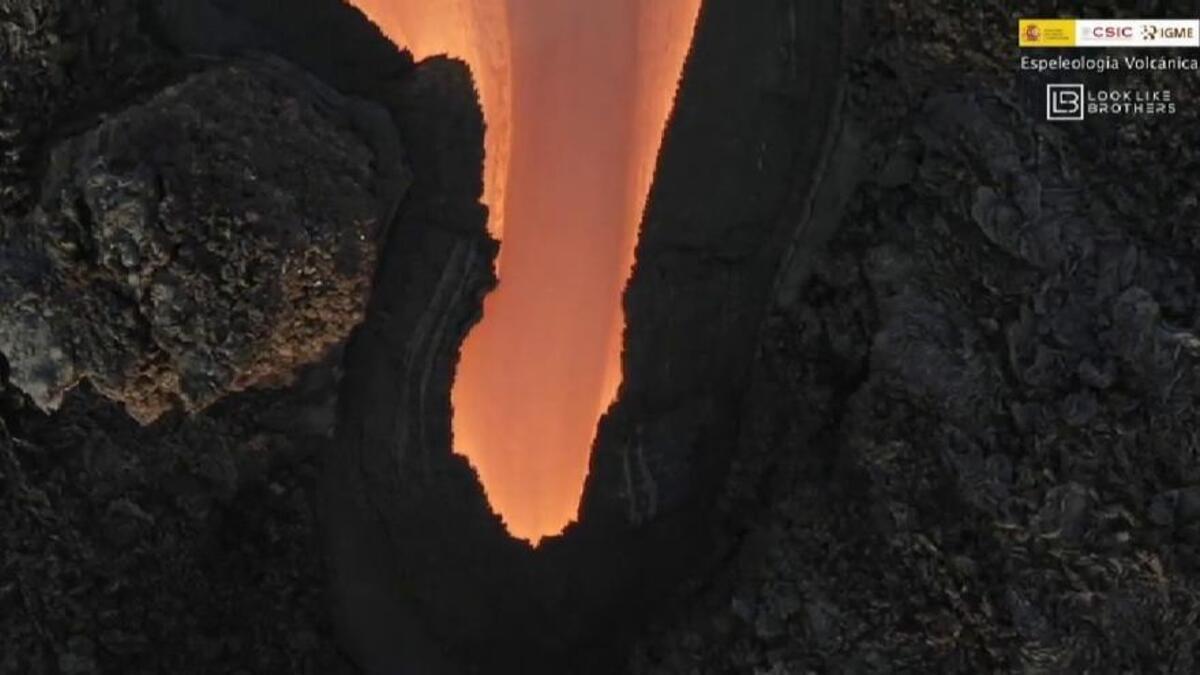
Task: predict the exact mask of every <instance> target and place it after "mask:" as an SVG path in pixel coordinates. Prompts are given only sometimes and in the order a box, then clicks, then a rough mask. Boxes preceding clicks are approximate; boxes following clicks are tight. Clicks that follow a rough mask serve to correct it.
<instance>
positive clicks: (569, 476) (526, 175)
mask: <svg viewBox="0 0 1200 675" xmlns="http://www.w3.org/2000/svg"><path fill="white" fill-rule="evenodd" d="M354 2H355V4H357V5H358V6H359V7H360V8H361V9H362V10H363V11H364V12H365V13H366V14H367V15H368V16H370V17H371V18H372V19H373V20H374V21H375V22H376V23H378V24H379V25H380V27H381V28H382V29H383V30H384V32H385V33H386V34H387V35H389V36H390V37H391V38H392V39H393V40H394V41H396V42H397V43H398V44H401V45H403V46H406V47H407V48H409V49H411V50H412V51H413V53H414V56H416V57H417V58H423V57H426V56H431V55H435V54H440V53H447V54H450V55H451V56H456V57H459V58H462V59H463V60H465V61H466V62H467V63H468V64H469V65H470V66H471V70H472V73H473V74H474V76H475V79H476V82H477V86H478V88H479V92H480V98H481V101H482V105H483V109H484V116H485V119H486V121H487V124H488V132H487V134H488V136H487V141H486V150H487V165H486V167H485V172H484V173H485V194H484V199H485V201H486V203H487V204H488V206H489V207H490V208H491V214H492V215H491V220H490V229H491V231H492V233H493V234H494V235H496V236H497V237H501V239H502V248H503V256H502V259H501V261H500V268H499V270H498V274H499V277H500V286H499V287H498V288H497V290H496V291H495V292H493V293H492V294H491V295H489V296H488V298H487V299H486V301H485V303H484V318H483V321H482V322H481V323H480V324H479V325H478V326H477V327H476V328H475V329H474V330H473V331H472V332H471V334H470V336H468V338H467V341H466V343H465V344H464V346H463V353H462V360H461V362H460V364H459V368H458V373H457V376H456V379H455V385H454V392H453V403H454V411H455V412H454V436H455V446H456V448H457V450H458V451H459V452H462V453H463V454H465V455H466V456H467V457H468V458H469V459H470V461H471V463H472V464H473V465H474V466H475V468H476V470H477V471H478V472H479V476H480V479H481V480H482V482H483V485H484V488H485V489H486V491H487V494H488V499H489V501H490V503H491V504H492V507H493V508H494V509H495V510H496V511H497V513H499V514H500V515H501V516H502V517H503V518H504V520H505V522H506V523H507V525H508V529H509V532H511V533H512V534H513V536H516V537H520V538H524V539H529V540H531V541H537V540H538V539H540V538H541V537H543V536H547V535H552V534H555V533H558V532H560V531H562V529H563V527H565V526H566V524H567V523H568V522H570V521H571V520H572V519H573V518H574V516H575V514H576V511H577V509H578V502H579V497H580V494H581V492H582V489H583V481H584V478H585V476H586V472H587V465H588V455H589V453H590V450H591V444H592V437H593V434H594V433H595V428H596V422H597V420H598V419H599V417H600V415H601V414H602V413H603V412H604V410H605V409H606V408H607V407H608V405H609V404H610V403H611V401H612V399H613V396H614V395H615V393H616V390H617V386H618V384H619V382H620V366H621V364H620V355H621V334H622V329H623V326H624V321H623V318H622V313H621V293H622V290H623V287H624V285H625V282H626V280H627V278H628V275H629V270H630V266H631V263H632V260H633V249H634V245H635V244H636V239H637V227H638V224H639V222H640V220H641V215H642V211H643V209H644V206H645V201H646V195H647V193H648V191H649V187H650V181H651V177H652V175H653V170H654V166H655V163H656V159H657V155H658V146H659V142H660V139H661V138H662V133H663V128H664V126H665V123H666V119H667V115H668V114H669V112H670V109H671V105H672V102H673V101H674V95H675V90H676V83H677V81H678V78H679V74H680V71H681V69H682V65H683V61H684V58H685V56H686V54H687V50H688V47H689V45H690V43H691V37H692V29H693V26H694V24H695V21H696V14H697V11H698V9H699V4H700V0H604V1H603V2H583V1H581V0H507V1H506V0H441V1H440V2H431V1H430V0H354ZM432 7H436V9H434V8H432ZM501 222H503V226H501V224H500V223H501Z"/></svg>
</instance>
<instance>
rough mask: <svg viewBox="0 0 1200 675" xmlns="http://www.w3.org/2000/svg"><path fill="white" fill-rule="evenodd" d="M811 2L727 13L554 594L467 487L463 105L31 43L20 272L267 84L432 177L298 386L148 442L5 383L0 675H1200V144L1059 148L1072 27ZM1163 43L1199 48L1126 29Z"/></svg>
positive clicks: (1107, 142)
mask: <svg viewBox="0 0 1200 675" xmlns="http://www.w3.org/2000/svg"><path fill="white" fill-rule="evenodd" d="M818 4H819V3H811V2H807V1H802V0H777V1H775V0H764V2H761V3H753V6H750V4H748V3H744V2H706V3H705V11H704V13H703V14H702V26H701V30H700V32H699V33H698V36H699V37H698V42H697V44H698V45H700V46H701V47H702V52H703V53H702V55H701V56H696V57H695V58H693V61H692V64H691V66H690V68H691V70H690V72H689V75H688V78H689V80H690V82H691V84H690V85H688V84H687V83H685V93H684V95H683V96H682V97H681V101H683V107H682V108H681V112H680V113H678V114H677V115H676V119H675V120H674V121H673V123H672V130H671V132H670V133H669V134H668V139H667V143H666V145H665V149H664V155H663V164H662V167H663V172H662V175H663V176H664V178H663V180H662V181H660V183H659V185H658V186H657V187H656V191H655V197H654V198H653V199H652V204H651V213H652V214H653V215H652V217H651V218H650V219H648V223H650V225H648V230H647V236H645V237H644V238H643V241H642V247H641V250H640V252H639V255H640V260H639V271H638V280H637V281H635V287H633V288H631V290H630V293H629V297H628V298H627V310H628V311H629V313H630V316H631V323H630V330H629V335H628V339H629V340H630V343H629V344H628V345H627V349H628V353H627V363H628V364H629V367H630V371H629V372H627V378H626V383H627V386H626V390H625V392H624V398H623V403H622V405H621V407H619V408H617V409H614V413H613V414H612V415H611V416H610V417H609V419H607V420H606V422H605V423H604V427H603V430H602V432H601V442H600V444H599V445H598V449H597V452H596V455H595V462H594V469H595V470H594V472H593V476H592V477H591V482H590V484H589V500H588V502H587V504H586V506H587V514H586V515H585V522H584V523H581V524H580V525H578V526H576V527H574V528H572V530H571V531H570V532H569V533H568V535H567V536H566V537H563V538H560V539H553V540H550V541H547V542H546V543H545V545H544V546H543V548H542V549H540V550H539V551H538V552H536V553H535V552H533V551H532V550H531V549H529V548H528V547H525V546H524V545H523V544H521V543H519V542H514V541H513V540H511V539H509V538H507V537H506V536H505V535H504V532H503V528H502V526H501V524H500V523H499V522H498V520H497V519H496V518H495V516H494V515H492V514H491V513H490V512H488V510H487V507H486V503H485V501H484V500H483V496H482V492H481V491H480V489H479V485H478V482H477V481H476V480H475V477H474V475H473V473H472V472H471V471H470V468H469V466H467V465H466V464H465V462H464V461H463V460H462V459H461V458H459V457H457V456H455V455H453V454H451V453H450V452H449V451H448V450H449V446H450V439H449V428H450V425H449V414H450V411H449V404H448V401H449V398H448V395H447V394H448V391H449V385H450V377H451V374H452V372H453V363H454V359H455V357H456V345H457V343H458V341H459V340H460V339H461V336H462V335H463V334H465V332H466V330H467V329H468V327H469V325H470V324H471V322H472V321H474V320H476V319H477V318H478V317H477V316H476V311H477V308H478V306H479V296H480V295H481V294H482V293H484V292H486V291H487V289H488V288H490V286H491V284H492V283H493V282H494V278H493V277H492V275H491V274H490V269H489V266H488V261H489V259H490V257H491V256H492V255H494V253H495V247H494V243H493V242H491V241H490V240H488V238H487V236H486V232H485V228H484V224H483V223H484V213H483V211H482V209H481V207H480V205H479V203H478V196H479V194H480V189H481V181H480V178H481V176H480V175H479V173H478V172H477V167H478V164H479V160H480V156H479V153H480V151H481V145H480V140H481V134H482V125H481V120H480V118H479V112H478V109H477V107H476V106H474V105H473V102H474V98H473V96H472V93H471V91H470V88H469V83H468V80H467V78H466V74H465V72H464V71H463V69H462V68H461V66H460V65H456V64H454V63H452V62H449V61H445V60H434V61H432V62H430V63H427V64H423V65H421V66H420V67H414V65H413V64H412V62H411V60H410V59H408V58H407V56H405V55H404V54H403V53H401V52H397V51H395V50H394V49H393V48H392V47H391V46H390V45H388V43H387V42H386V40H384V39H383V38H382V36H380V35H379V34H378V33H376V32H372V31H371V30H370V29H369V26H367V25H366V24H365V23H364V22H362V20H361V17H358V16H357V15H356V14H355V13H354V12H353V11H349V10H347V9H346V8H345V7H344V6H341V5H340V3H338V2H334V1H333V0H329V1H328V2H325V1H324V0H308V1H304V2H302V0H296V2H289V3H278V2H268V1H266V0H245V1H244V2H228V1H226V0H161V1H158V2H144V3H135V2H127V1H125V0H77V1H75V2H70V3H67V2H64V1H61V0H15V6H16V7H17V9H16V10H15V11H14V10H13V6H14V5H13V3H9V4H8V5H3V6H0V35H2V36H3V42H0V50H3V56H4V57H5V58H4V59H0V92H3V94H4V95H3V96H0V154H2V155H3V162H2V163H0V228H2V230H3V234H4V236H5V241H8V237H9V236H15V233H17V232H22V234H21V237H22V238H24V237H27V236H28V234H27V230H28V228H29V222H30V221H29V220H28V217H29V214H30V213H31V211H32V210H33V209H34V208H35V207H37V206H38V205H39V204H43V205H45V204H47V203H49V204H50V207H49V209H48V210H47V207H45V206H43V209H44V210H47V213H46V216H47V218H48V219H49V220H53V219H54V218H60V219H61V217H62V215H61V213H59V211H62V212H64V213H65V212H66V208H65V207H64V206H62V205H61V202H55V201H50V202H47V201H46V197H47V194H46V193H44V188H43V186H44V185H47V184H48V180H47V177H48V176H49V175H50V174H51V172H52V171H54V170H55V165H54V164H53V163H52V162H51V161H50V158H51V157H52V156H53V151H54V149H55V148H58V147H60V146H62V145H63V144H64V143H68V142H69V139H77V138H79V137H81V136H83V135H86V134H87V133H89V132H91V131H93V130H94V129H97V128H99V127H100V126H101V125H102V124H104V121H103V119H102V118H107V119H110V120H111V119H116V118H120V117H121V116H122V114H123V113H124V112H125V111H128V110H133V109H137V108H138V107H139V106H144V105H145V104H146V103H147V102H148V101H151V100H153V99H154V98H155V97H156V96H158V95H159V94H160V93H161V92H163V90H164V89H165V88H166V87H168V86H170V85H172V84H176V83H179V82H184V81H186V80H187V78H189V77H191V76H193V75H196V74H202V73H211V72H216V70H217V69H219V68H221V67H227V66H229V65H230V62H231V60H240V59H241V58H243V57H244V56H245V53H246V52H247V51H254V52H267V53H271V54H275V55H278V56H281V57H284V58H286V59H288V60H289V61H291V62H292V63H295V64H298V65H299V66H300V67H302V68H303V69H304V70H306V71H307V72H309V73H312V74H314V75H316V76H317V77H318V78H320V79H321V80H323V81H324V82H326V83H327V84H329V85H330V86H332V87H334V88H336V89H337V90H339V91H340V92H342V94H343V95H349V96H356V97H367V98H370V99H372V100H374V101H376V102H378V103H379V104H381V105H382V106H384V107H385V108H386V109H387V111H388V113H389V117H390V121H391V122H392V123H394V124H395V126H396V128H397V129H398V134H399V135H400V137H401V138H402V139H403V141H404V143H403V144H404V147H405V149H406V152H407V156H408V163H409V165H410V166H411V168H412V172H413V179H412V183H411V186H410V188H409V190H408V192H407V194H406V197H405V203H404V204H402V205H401V206H400V208H399V209H398V211H397V217H396V218H395V219H394V220H393V222H392V224H391V230H390V232H389V234H388V236H387V239H386V243H385V244H384V245H383V248H381V249H380V250H381V253H380V254H379V257H380V268H379V270H378V274H377V275H376V277H375V282H376V292H375V293H373V295H372V297H371V301H370V306H369V307H368V309H367V311H366V314H365V318H364V323H363V324H362V326H361V328H360V329H359V330H358V331H356V332H355V333H354V335H353V337H352V339H351V340H350V342H349V344H348V345H347V346H346V348H345V350H344V352H341V351H338V352H335V353H334V354H332V355H331V357H330V359H328V360H327V361H325V362H322V363H320V364H317V365H316V366H314V367H313V368H311V369H308V370H306V371H305V372H304V373H303V374H302V375H301V376H300V378H299V380H298V381H297V382H296V383H295V384H293V385H291V386H289V387H286V388H282V389H264V390H251V391H247V392H243V393H241V394H235V395H232V396H230V397H227V398H226V399H224V400H221V401H218V402H216V403H215V404H213V405H212V406H210V407H209V408H208V409H206V410H205V411H203V412H201V413H199V414H195V415H191V416H187V415H182V414H166V415H164V416H163V417H162V418H161V419H160V421H159V422H158V423H157V424H155V425H152V426H148V427H145V426H142V425H139V424H137V423H136V422H135V421H133V420H131V419H130V418H129V417H128V416H127V415H126V414H125V413H124V412H122V410H121V408H120V406H117V405H115V404H113V403H111V402H109V401H107V400H106V398H105V397H104V396H103V395H102V394H101V393H100V392H98V391H96V389H95V388H94V387H92V386H89V385H87V384H86V383H85V384H83V385H81V386H79V387H77V388H76V389H74V390H73V391H71V392H69V393H68V394H67V395H66V397H65V399H64V402H63V405H62V406H61V408H60V409H59V410H57V411H55V412H53V413H50V414H45V413H42V412H41V411H39V410H38V409H37V408H36V407H35V406H32V405H30V403H29V402H28V397H26V396H25V395H23V394H22V393H21V392H20V391H19V390H17V389H16V388H14V387H11V386H9V385H8V383H7V379H6V378H7V377H8V369H7V368H6V367H4V364H3V362H2V361H0V419H2V420H3V424H2V425H0V609H3V610H4V611H0V644H3V645H4V648H3V650H0V672H14V673H27V672H28V673H37V672H47V673H52V672H62V673H78V674H81V675H82V674H91V673H109V672H114V673H158V672H178V673H190V672H195V673H211V672H239V671H245V672H268V673H273V672H299V673H322V674H324V673H341V672H357V671H356V669H364V668H365V669H367V670H369V671H371V672H397V671H400V668H398V667H397V664H401V665H402V666H408V667H410V668H411V669H412V671H413V672H420V673H423V674H432V673H437V672H446V673H460V672H468V673H469V672H479V673H503V672H520V673H529V672H537V671H538V670H539V669H540V670H545V671H549V672H553V673H555V674H556V675H557V674H558V673H577V672H586V671H587V670H589V669H590V670H591V671H593V672H601V673H605V675H609V674H612V673H621V672H630V673H639V674H645V675H651V674H654V675H667V674H676V673H678V674H683V673H688V674H694V673H699V674H705V675H707V674H709V673H712V674H714V675H715V674H717V673H722V674H723V673H753V674H754V675H785V674H786V675H790V674H791V673H808V672H851V673H875V672H878V673H888V672H898V671H899V672H938V673H940V672H947V673H972V674H973V673H980V672H1046V673H1059V672H1096V673H1107V672H1180V673H1188V672H1195V671H1196V669H1197V667H1196V656H1197V645H1200V632H1198V629H1197V622H1196V617H1197V616H1200V582H1198V579H1200V575H1198V572H1200V554H1198V551H1200V506H1198V505H1200V498H1198V496H1197V495H1198V493H1200V488H1198V487H1197V486H1200V467H1198V465H1197V456H1198V450H1197V446H1196V441H1195V432H1194V429H1195V428H1196V426H1197V424H1198V423H1200V420H1196V419H1194V417H1195V416H1194V414H1193V408H1194V407H1195V406H1194V402H1195V400H1196V398H1197V396H1198V395H1200V389H1198V385H1197V381H1196V373H1197V372H1198V371H1197V359H1198V358H1200V355H1198V354H1197V347H1196V345H1197V342H1198V339H1197V336H1198V335H1200V320H1198V319H1197V302H1196V283H1195V269H1196V264H1195V263H1196V260H1197V251H1198V250H1200V249H1198V242H1200V239H1198V238H1197V237H1196V232H1197V231H1200V230H1197V228H1196V222H1197V217H1198V215H1200V213H1198V211H1197V208H1198V206H1197V204H1198V201H1197V191H1196V185H1195V181H1194V176H1195V175H1196V174H1197V161H1198V160H1200V157H1198V156H1197V154H1196V150H1195V149H1196V148H1197V147H1200V138H1198V137H1197V130H1198V129H1200V125H1198V124H1197V118H1196V108H1195V107H1194V106H1192V105H1190V104H1189V105H1183V106H1181V107H1180V112H1179V114H1177V115H1176V116H1175V117H1172V118H1158V119H1155V118H1137V117H1132V118H1128V119H1120V120H1116V119H1092V120H1089V121H1087V122H1084V123H1081V124H1073V125H1062V126H1054V125H1047V124H1045V123H1044V122H1042V121H1041V120H1040V119H1039V115H1040V113H1041V110H1042V109H1043V105H1044V99H1043V98H1042V97H1043V95H1044V93H1043V92H1044V85H1045V84H1046V83H1047V82H1053V81H1056V79H1057V77H1054V78H1049V79H1047V78H1040V77H1035V76H1030V75H1025V76H1018V72H1017V71H1016V70H1015V68H1016V59H1017V56H1018V54H1017V49H1016V48H1015V45H1014V44H1013V42H1014V40H1013V39H1012V31H1013V28H1014V19H1015V18H1016V16H1017V15H1025V16H1031V15H1037V14H1040V15H1056V14H1075V13H1078V12H1079V9H1080V8H1079V5H1078V3H1065V2H1038V3H1032V2H1027V3H1019V5H1017V6H1008V7H1004V6H1001V4H1000V3H980V4H978V5H970V6H969V7H967V6H964V5H963V3H959V2H942V1H940V0H928V1H927V0H921V1H917V0H900V1H897V2H891V3H882V2H857V3H856V2H846V3H830V4H829V5H828V6H824V5H823V6H824V7H825V9H829V7H832V6H833V5H838V6H840V7H841V8H843V9H844V10H845V11H846V12H847V14H853V13H856V12H860V11H861V12H862V16H861V17H860V21H858V22H857V23H856V24H855V27H854V28H853V29H848V30H845V31H844V32H842V31H838V30H834V29H832V28H831V27H830V26H829V25H828V24H824V25H814V17H815V18H820V17H822V16H824V17H825V19H829V18H830V17H831V16H832V15H829V14H824V15H822V14H820V13H819V12H818V10H816V9H814V7H817V5H818ZM1134 4H1136V5H1137V9H1136V12H1137V13H1139V14H1146V13H1154V14H1161V15H1164V16H1187V15H1190V14H1194V9H1195V7H1194V3H1192V2H1183V1H1179V2H1139V3H1121V2H1098V3H1091V4H1090V5H1089V7H1088V9H1087V11H1088V12H1089V13H1092V14H1094V15H1096V16H1105V17H1111V16H1120V15H1122V14H1123V13H1124V14H1129V13H1132V12H1134V11H1135V10H1134V9H1132V6H1133V5H1134ZM806 31H810V32H806ZM330 35H343V36H346V37H345V39H344V40H330V39H328V38H329V36H330ZM805 35H807V36H808V37H807V39H805V40H800V39H797V36H805ZM13 36H17V37H15V38H14V37H13ZM736 45H741V46H742V47H743V48H740V49H735V48H732V46H736ZM834 45H838V47H839V49H841V50H842V52H843V53H845V54H848V55H851V56H853V58H852V59H851V60H850V62H849V63H848V65H846V66H845V67H844V69H843V70H841V73H842V75H843V77H842V78H841V79H840V80H839V81H838V82H835V83H831V82H827V81H818V82H808V81H807V80H806V78H810V77H818V75H819V74H820V73H819V72H818V71H817V70H815V69H810V68H807V67H802V64H803V63H805V62H808V63H812V64H817V65H821V64H825V65H829V61H828V59H829V58H830V56H831V55H832V50H833V47H834ZM806 59H807V60H808V61H806ZM826 74H827V73H826ZM818 79H819V78H818ZM1194 82H1195V81H1194V78H1193V79H1190V80H1188V79H1185V78H1181V77H1178V76H1177V75H1172V74H1170V73H1156V74H1152V75H1147V74H1139V75H1129V74H1111V73H1110V74H1108V75H1106V76H1105V77H1104V78H1097V81H1096V82H1095V84H1097V85H1102V84H1111V85H1115V86H1122V85H1129V86H1137V87H1167V88H1172V89H1173V90H1174V91H1175V93H1176V95H1177V96H1178V97H1179V100H1181V101H1194V100H1195V97H1196V92H1195V91H1194ZM1089 84H1091V82H1089ZM689 87H690V89H689ZM687 91H690V92H691V93H690V94H689V93H687ZM722 92H724V93H725V94H730V93H731V92H732V93H733V95H730V96H728V97H723V96H722V95H721V94H722ZM797 92H808V93H811V94H812V97H811V98H810V97H808V96H804V95H798V94H797ZM825 96H834V97H835V98H836V97H841V98H840V99H838V100H837V101H831V100H828V99H826V98H824V97H825ZM814 101H824V102H825V103H829V104H831V105H830V106H829V107H825V108H821V107H818V106H816V105H815V104H814ZM833 103H838V104H839V105H832V104H833ZM823 115H828V116H823ZM230 124H231V125H233V124H236V121H231V122H230ZM356 128H357V127H356ZM814 130H815V131H814ZM356 133H358V132H356ZM809 133H816V135H818V136H820V138H821V140H822V141H823V144H821V145H820V146H819V147H818V146H817V145H811V144H810V145H806V144H800V145H788V143H790V142H791V141H789V139H792V140H794V139H796V138H804V137H806V134H809ZM367 136H370V134H364V135H363V138H364V139H365V138H366V137H367ZM756 140H757V141H763V140H766V141H768V142H766V143H762V142H756ZM364 142H366V141H365V140H364ZM796 150H802V151H803V152H796ZM151 154H152V153H151ZM703 167H707V169H705V170H701V168H703ZM1131 167H1135V168H1136V169H1137V170H1136V171H1135V170H1132V169H1131ZM697 195H704V196H710V197H712V198H713V199H714V202H713V203H712V204H704V203H701V202H699V201H698V200H697ZM51 196H52V195H51ZM226 199H234V195H229V196H227V197H226ZM223 201H224V200H223ZM56 209H57V211H56ZM693 225H695V227H692V226H693ZM23 228H24V229H23ZM379 289H382V290H379ZM742 298H749V299H748V300H745V301H743V299H742ZM2 311H3V308H0V312H2ZM335 409H336V410H337V414H336V415H335V414H334V410H335ZM318 486H319V489H318ZM318 494H319V495H320V496H319V498H316V495H318ZM314 507H315V508H314ZM318 532H319V533H320V536H317V533H318ZM678 544H686V546H684V545H678ZM322 563H324V565H323V564H322ZM630 580H633V581H632V582H631V581H630ZM680 581H682V582H683V583H682V584H681V583H679V582H680ZM326 582H329V584H330V585H329V587H328V588H329V591H330V592H329V594H328V595H327V596H326V595H324V594H323V593H322V588H323V587H324V584H325V583H326ZM331 608H332V610H333V611H332V613H331V612H330V609H331ZM647 618H648V619H650V622H649V623H647V622H646V621H645V619H647ZM630 644H633V645H634V647H633V649H632V651H631V650H630V649H629V648H628V647H629V645H630ZM341 655H345V656H348V657H349V658H348V659H342V658H340V656H341ZM400 672H403V671H400Z"/></svg>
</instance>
